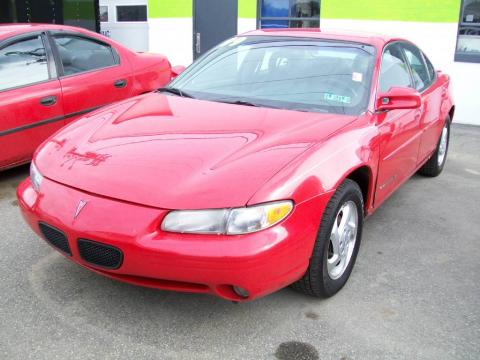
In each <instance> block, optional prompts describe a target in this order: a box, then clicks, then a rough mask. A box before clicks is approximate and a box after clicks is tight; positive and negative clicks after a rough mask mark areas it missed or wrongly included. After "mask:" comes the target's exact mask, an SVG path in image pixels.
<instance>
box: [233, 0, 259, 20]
mask: <svg viewBox="0 0 480 360" xmlns="http://www.w3.org/2000/svg"><path fill="white" fill-rule="evenodd" d="M238 16H239V17H241V18H254V19H256V18H257V0H238Z"/></svg>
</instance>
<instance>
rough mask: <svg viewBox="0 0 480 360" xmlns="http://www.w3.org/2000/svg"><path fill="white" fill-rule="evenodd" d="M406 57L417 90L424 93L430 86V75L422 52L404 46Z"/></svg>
mask: <svg viewBox="0 0 480 360" xmlns="http://www.w3.org/2000/svg"><path fill="white" fill-rule="evenodd" d="M404 51H405V56H406V58H407V61H408V63H409V65H410V68H411V69H412V76H413V81H414V83H415V89H417V90H418V91H423V90H425V89H426V88H427V87H429V86H430V75H429V74H428V69H427V66H426V64H425V62H424V61H423V56H422V53H421V52H420V50H418V49H417V48H415V47H413V46H404Z"/></svg>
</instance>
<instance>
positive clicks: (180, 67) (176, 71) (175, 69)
mask: <svg viewBox="0 0 480 360" xmlns="http://www.w3.org/2000/svg"><path fill="white" fill-rule="evenodd" d="M184 71H185V66H183V65H177V66H174V67H172V79H175V78H176V77H177V76H178V75H180V74H181V73H182V72H184Z"/></svg>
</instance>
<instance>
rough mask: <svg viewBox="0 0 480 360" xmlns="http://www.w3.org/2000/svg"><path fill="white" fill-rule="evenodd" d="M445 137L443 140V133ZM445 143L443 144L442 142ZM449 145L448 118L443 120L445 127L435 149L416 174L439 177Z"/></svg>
mask: <svg viewBox="0 0 480 360" xmlns="http://www.w3.org/2000/svg"><path fill="white" fill-rule="evenodd" d="M445 131H446V135H445V138H444V133H445ZM444 141H445V142H444ZM449 143H450V117H449V116H447V118H446V119H445V125H444V126H443V130H442V132H441V134H440V139H438V143H437V148H436V149H435V152H434V153H433V155H432V157H431V158H430V159H428V161H427V162H426V163H425V164H424V165H423V166H422V167H421V168H420V170H418V173H419V174H421V175H423V176H429V177H436V176H438V175H440V174H441V173H442V171H443V168H444V166H445V162H446V161H447V154H448V146H449Z"/></svg>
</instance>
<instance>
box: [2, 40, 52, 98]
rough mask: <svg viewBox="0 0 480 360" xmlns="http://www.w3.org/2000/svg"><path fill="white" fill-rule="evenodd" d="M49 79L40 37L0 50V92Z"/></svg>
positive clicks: (21, 41) (45, 56)
mask: <svg viewBox="0 0 480 360" xmlns="http://www.w3.org/2000/svg"><path fill="white" fill-rule="evenodd" d="M49 78H50V77H49V74H48V64H47V55H46V53H45V48H44V47H43V41H42V38H41V37H40V36H37V37H34V38H30V39H25V40H20V41H18V42H16V43H14V44H11V45H8V46H6V47H4V48H2V49H0V91H2V90H5V89H10V88H15V87H19V86H25V85H29V84H34V83H38V82H41V81H46V80H48V79H49Z"/></svg>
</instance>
